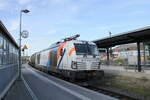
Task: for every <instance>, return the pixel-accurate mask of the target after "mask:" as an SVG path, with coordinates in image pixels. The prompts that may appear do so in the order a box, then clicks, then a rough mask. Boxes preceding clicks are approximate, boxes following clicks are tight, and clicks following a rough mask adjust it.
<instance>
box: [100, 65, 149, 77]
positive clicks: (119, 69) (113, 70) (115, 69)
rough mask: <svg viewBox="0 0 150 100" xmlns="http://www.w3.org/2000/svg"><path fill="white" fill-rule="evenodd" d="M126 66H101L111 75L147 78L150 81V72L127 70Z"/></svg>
mask: <svg viewBox="0 0 150 100" xmlns="http://www.w3.org/2000/svg"><path fill="white" fill-rule="evenodd" d="M125 67H126V66H113V65H109V66H108V65H101V69H102V70H104V71H105V73H106V74H107V73H110V74H114V75H123V76H129V77H135V78H142V77H145V78H147V79H150V70H143V71H142V72H138V71H137V70H135V69H125Z"/></svg>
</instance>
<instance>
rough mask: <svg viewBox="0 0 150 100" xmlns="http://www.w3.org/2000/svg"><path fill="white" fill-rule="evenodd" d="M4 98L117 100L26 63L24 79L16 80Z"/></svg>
mask: <svg viewBox="0 0 150 100" xmlns="http://www.w3.org/2000/svg"><path fill="white" fill-rule="evenodd" d="M4 100H117V99H116V98H113V97H110V96H107V95H104V94H101V93H98V92H95V91H92V90H89V89H86V88H83V87H80V86H77V85H75V84H72V83H69V82H67V81H64V80H61V79H58V78H56V77H53V76H51V75H47V74H45V73H43V72H40V71H38V70H36V69H33V68H31V67H30V66H29V65H28V64H24V65H23V68H22V81H16V82H15V84H14V86H13V87H12V88H11V90H10V91H9V92H8V94H7V95H6V97H5V98H4Z"/></svg>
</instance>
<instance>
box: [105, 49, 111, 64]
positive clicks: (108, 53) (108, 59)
mask: <svg viewBox="0 0 150 100" xmlns="http://www.w3.org/2000/svg"><path fill="white" fill-rule="evenodd" d="M106 50H107V51H106V52H107V65H109V63H110V62H109V61H110V59H109V48H106Z"/></svg>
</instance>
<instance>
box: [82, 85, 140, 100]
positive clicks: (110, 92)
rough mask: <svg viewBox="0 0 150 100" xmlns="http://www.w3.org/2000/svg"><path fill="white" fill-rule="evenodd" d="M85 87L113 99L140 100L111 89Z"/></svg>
mask: <svg viewBox="0 0 150 100" xmlns="http://www.w3.org/2000/svg"><path fill="white" fill-rule="evenodd" d="M83 87H85V88H88V89H90V90H94V91H96V92H100V93H103V94H106V95H109V96H111V97H115V98H118V99H119V100H140V99H138V98H135V97H132V96H129V95H127V94H123V93H120V92H116V91H113V90H111V89H108V88H104V87H96V86H93V85H88V86H83Z"/></svg>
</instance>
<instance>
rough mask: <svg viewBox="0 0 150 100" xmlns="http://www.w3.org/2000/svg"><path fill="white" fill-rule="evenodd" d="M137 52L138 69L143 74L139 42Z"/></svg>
mask: <svg viewBox="0 0 150 100" xmlns="http://www.w3.org/2000/svg"><path fill="white" fill-rule="evenodd" d="M137 51H138V56H137V57H138V59H137V60H138V61H137V67H138V72H141V54H140V42H137Z"/></svg>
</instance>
